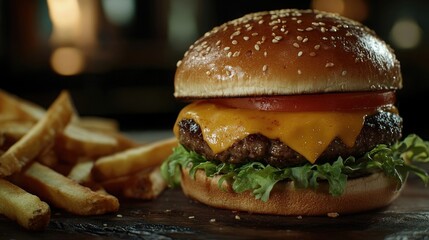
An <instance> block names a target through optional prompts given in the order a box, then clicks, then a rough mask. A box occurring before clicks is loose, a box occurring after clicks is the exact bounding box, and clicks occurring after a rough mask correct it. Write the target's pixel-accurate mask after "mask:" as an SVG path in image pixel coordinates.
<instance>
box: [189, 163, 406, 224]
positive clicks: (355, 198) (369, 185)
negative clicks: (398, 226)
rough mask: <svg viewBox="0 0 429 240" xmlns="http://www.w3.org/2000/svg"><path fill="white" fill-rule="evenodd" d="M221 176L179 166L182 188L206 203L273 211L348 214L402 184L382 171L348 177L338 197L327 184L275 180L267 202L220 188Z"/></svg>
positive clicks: (382, 201) (392, 195)
mask: <svg viewBox="0 0 429 240" xmlns="http://www.w3.org/2000/svg"><path fill="white" fill-rule="evenodd" d="M220 177H221V176H216V177H213V178H211V177H207V176H206V174H205V172H204V171H203V170H198V171H197V172H196V175H195V179H193V178H191V177H190V175H189V170H188V169H186V168H183V169H182V180H181V185H182V189H183V192H184V193H185V194H186V195H187V196H188V197H191V198H193V199H195V200H197V201H199V202H202V203H204V204H207V205H209V206H213V207H218V208H224V209H231V210H236V211H246V212H252V213H260V214H273V215H306V216H311V215H327V214H330V213H338V214H350V213H357V212H363V211H368V210H373V209H377V208H381V207H384V206H387V205H389V204H390V203H391V202H392V201H393V200H395V199H396V198H397V197H398V196H399V194H400V192H401V191H402V189H403V187H402V188H400V189H397V182H395V181H394V180H393V179H391V178H388V177H386V176H385V175H384V174H383V173H375V174H371V175H369V176H366V177H361V178H356V179H349V180H348V181H347V186H346V189H345V192H344V193H343V194H342V195H341V196H338V197H334V196H332V195H330V194H329V193H328V184H327V183H325V182H321V183H319V187H318V188H317V190H314V189H297V188H295V187H294V185H293V182H281V183H277V184H276V185H275V186H274V188H273V190H272V191H271V194H270V198H269V199H268V201H267V202H263V201H261V200H258V199H255V197H254V196H253V195H252V194H251V193H250V192H244V193H235V192H234V191H233V190H232V187H231V185H230V184H228V183H226V182H224V184H223V188H224V190H222V189H220V188H219V187H218V181H219V178H220Z"/></svg>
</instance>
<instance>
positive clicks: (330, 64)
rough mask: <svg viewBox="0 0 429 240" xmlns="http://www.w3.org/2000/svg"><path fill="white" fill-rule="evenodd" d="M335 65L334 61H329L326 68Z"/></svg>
mask: <svg viewBox="0 0 429 240" xmlns="http://www.w3.org/2000/svg"><path fill="white" fill-rule="evenodd" d="M333 66H334V64H333V63H331V62H328V63H326V65H325V67H326V68H328V67H333Z"/></svg>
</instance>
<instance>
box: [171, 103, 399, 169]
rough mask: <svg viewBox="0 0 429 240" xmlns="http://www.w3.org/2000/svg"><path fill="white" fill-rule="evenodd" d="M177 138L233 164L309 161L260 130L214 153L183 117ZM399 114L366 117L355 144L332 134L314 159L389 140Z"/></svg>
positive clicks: (358, 151)
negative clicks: (326, 144)
mask: <svg viewBox="0 0 429 240" xmlns="http://www.w3.org/2000/svg"><path fill="white" fill-rule="evenodd" d="M178 124H179V142H180V143H181V144H182V145H183V146H184V147H185V148H187V149H189V150H192V151H195V152H197V153H199V154H201V155H203V156H204V157H205V158H206V159H207V160H210V161H221V162H228V163H234V164H241V163H247V162H254V161H258V162H263V163H268V164H270V165H272V166H276V167H288V166H296V165H301V164H305V163H307V162H308V161H307V160H306V159H305V158H304V156H302V155H301V154H299V153H297V152H296V151H294V150H293V149H291V148H290V147H288V146H287V145H286V144H284V143H282V142H281V141H280V140H278V139H269V138H267V137H265V136H263V135H261V134H251V135H248V136H247V137H245V138H244V139H241V140H238V141H237V142H235V143H234V144H233V145H232V146H231V147H230V148H228V149H227V150H225V151H223V152H220V153H217V154H214V153H213V151H212V150H211V149H210V147H209V145H208V144H207V143H206V142H205V141H204V139H203V136H202V133H201V128H200V126H199V125H198V123H196V122H195V121H194V120H192V119H183V120H181V121H180V122H179V123H178ZM401 130H402V118H401V117H400V116H399V115H397V114H393V113H390V112H384V111H377V112H376V113H375V114H373V115H369V116H367V117H366V118H365V122H364V126H363V127H362V130H361V132H360V133H359V135H358V137H357V139H356V142H355V145H354V146H353V147H352V148H349V147H347V146H346V145H345V144H344V143H343V142H342V141H341V139H339V138H335V139H334V140H333V141H332V142H331V144H330V145H329V146H328V148H327V149H326V150H325V151H324V152H323V153H322V154H321V156H320V157H319V158H318V159H317V161H316V162H317V163H321V162H329V161H335V160H336V159H337V158H338V157H339V156H342V157H343V158H346V157H348V156H356V157H358V156H362V155H363V154H365V153H366V152H368V151H370V150H371V149H372V148H374V147H375V146H376V145H377V144H381V143H383V144H388V145H390V144H392V143H394V142H395V141H396V140H398V139H400V138H401V136H402V134H401Z"/></svg>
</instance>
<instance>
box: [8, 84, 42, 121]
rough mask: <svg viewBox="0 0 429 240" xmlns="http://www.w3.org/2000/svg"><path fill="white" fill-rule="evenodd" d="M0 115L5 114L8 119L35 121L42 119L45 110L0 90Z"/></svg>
mask: <svg viewBox="0 0 429 240" xmlns="http://www.w3.org/2000/svg"><path fill="white" fill-rule="evenodd" d="M0 113H2V114H5V116H8V117H7V118H9V119H21V120H23V119H24V120H33V121H37V120H39V119H41V118H42V117H43V115H44V114H45V110H44V109H43V108H42V107H40V106H38V105H36V104H34V103H32V102H28V101H26V100H24V99H21V98H19V97H17V96H15V95H13V94H10V93H7V92H5V91H3V90H1V89H0ZM0 119H1V118H0Z"/></svg>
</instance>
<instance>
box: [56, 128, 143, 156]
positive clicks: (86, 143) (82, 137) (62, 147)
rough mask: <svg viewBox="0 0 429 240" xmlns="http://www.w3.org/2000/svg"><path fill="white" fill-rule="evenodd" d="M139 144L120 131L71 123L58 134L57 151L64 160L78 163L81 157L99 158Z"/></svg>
mask: <svg viewBox="0 0 429 240" xmlns="http://www.w3.org/2000/svg"><path fill="white" fill-rule="evenodd" d="M135 146H137V143H135V142H133V141H131V140H128V139H126V138H125V137H124V136H122V135H121V134H119V133H113V132H101V131H96V130H89V129H86V128H82V127H79V126H76V125H75V124H74V122H73V123H72V124H69V125H68V126H67V127H66V128H65V129H64V131H63V132H62V133H60V134H58V137H57V140H56V144H55V151H56V152H57V153H58V154H59V155H61V156H62V160H64V161H66V162H69V163H76V160H77V159H78V158H79V157H87V158H94V159H96V158H99V157H102V156H106V155H110V154H113V153H116V152H118V151H122V150H125V149H128V148H131V147H135Z"/></svg>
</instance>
